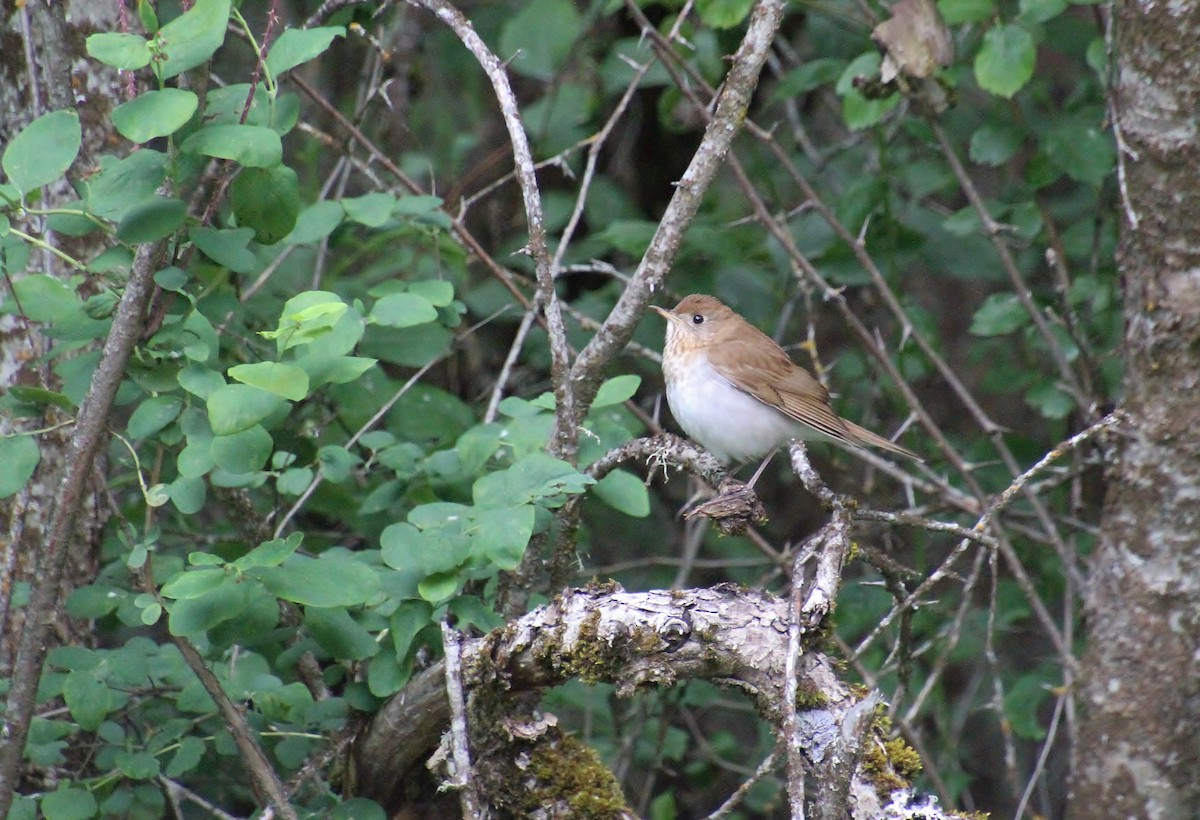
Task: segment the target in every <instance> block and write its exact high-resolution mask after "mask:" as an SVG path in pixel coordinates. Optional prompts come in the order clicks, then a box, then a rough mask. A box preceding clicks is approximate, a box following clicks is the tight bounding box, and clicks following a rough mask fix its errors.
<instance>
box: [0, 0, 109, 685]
mask: <svg viewBox="0 0 1200 820" xmlns="http://www.w3.org/2000/svg"><path fill="white" fill-rule="evenodd" d="M0 9H2V14H0V69H2V70H3V76H4V78H5V80H4V81H3V82H0V149H2V148H3V146H4V145H6V144H8V142H9V140H11V139H12V137H13V136H15V135H16V134H17V133H18V132H19V131H20V130H21V129H22V128H24V127H25V126H26V125H28V124H29V123H30V122H31V121H32V120H34V119H36V118H37V117H39V116H41V115H42V114H47V113H49V112H51V111H56V110H62V109H74V110H75V111H77V112H78V113H79V117H80V124H81V126H82V129H83V147H82V149H81V150H80V154H79V158H78V160H77V161H76V164H75V167H74V168H73V169H72V171H71V174H70V176H71V178H72V179H74V178H76V177H78V176H79V175H81V174H83V173H86V172H87V170H88V169H89V168H90V167H91V166H92V165H93V164H94V158H95V156H96V153H97V152H98V151H100V150H101V149H102V148H103V147H104V146H105V145H106V144H107V143H108V142H109V140H110V138H111V136H112V133H113V129H112V124H111V122H110V120H109V114H110V112H111V111H112V108H113V107H114V106H115V105H116V104H117V103H119V102H120V98H119V81H118V78H117V76H116V72H114V71H113V70H112V69H109V68H107V67H105V66H103V65H101V64H100V63H97V62H95V61H93V60H88V59H87V56H86V53H85V51H84V41H85V39H86V37H87V35H89V34H91V33H93V32H94V31H97V30H112V29H115V28H117V23H118V16H119V12H120V7H119V4H118V2H117V0H77V1H76V2H72V3H66V4H63V3H57V2H45V0H36V1H34V0H31V2H28V3H24V4H18V3H12V2H8V0H5V2H3V3H2V4H0ZM76 198H77V195H76V193H75V192H74V191H73V190H71V188H70V186H67V185H65V184H57V185H52V186H49V187H48V188H47V189H46V190H45V198H44V199H43V200H42V201H41V202H40V203H39V207H52V206H53V205H54V204H55V203H62V202H67V201H69V200H72V199H76ZM25 227H28V226H25ZM32 227H34V229H35V232H36V233H37V234H38V235H39V236H45V238H46V239H47V240H48V241H49V242H51V244H54V245H56V246H57V245H62V246H64V247H66V248H67V249H68V250H69V251H70V252H71V253H72V254H73V255H75V256H76V257H77V258H82V259H90V258H91V257H92V256H94V255H95V253H97V252H99V251H100V250H102V249H103V247H104V245H103V239H104V235H103V234H95V235H93V237H90V238H89V237H84V238H81V239H71V238H69V237H62V238H61V241H60V238H59V237H54V236H49V235H47V234H46V233H45V225H44V224H38V223H36V222H34V223H32ZM7 273H8V275H10V276H12V277H14V278H20V277H21V276H22V275H25V274H26V273H47V274H50V275H52V276H56V277H58V278H60V279H63V280H64V281H65V280H66V279H68V278H69V277H70V276H71V275H72V274H73V273H74V271H72V270H71V269H70V268H69V267H67V266H66V265H65V264H64V263H62V262H61V261H60V260H59V259H58V258H57V257H55V256H53V255H52V254H50V253H39V252H36V251H35V252H34V254H33V256H32V257H31V260H30V264H29V270H28V271H12V272H7ZM8 284H9V283H6V284H5V286H4V288H5V290H6V291H7V289H8ZM49 350H50V340H49V339H48V338H47V337H46V336H44V335H43V334H42V332H41V328H39V327H37V326H36V325H34V324H32V323H30V322H28V321H26V320H25V319H24V318H22V317H20V316H0V392H3V391H6V390H7V389H8V388H10V387H13V386H36V387H48V388H51V389H57V388H56V384H55V376H54V373H53V370H52V362H49V361H47V360H46V358H45V357H46V354H47V353H48V352H49ZM68 420H69V416H68V415H67V414H66V413H64V412H63V411H61V410H59V409H58V408H55V407H53V406H47V407H45V409H44V411H43V413H42V414H41V415H40V416H39V417H37V418H25V419H22V420H21V421H20V422H14V420H12V419H10V418H7V417H3V416H0V434H7V433H11V432H13V431H14V429H19V430H30V429H39V428H52V427H55V426H56V425H60V424H62V423H64V422H66V421H68ZM70 437H71V428H70V427H69V426H62V427H58V428H57V429H55V430H52V431H50V432H47V433H43V434H40V435H39V436H38V437H37V442H38V447H39V450H40V451H41V461H40V462H39V464H38V468H37V471H36V472H35V474H34V476H33V478H32V479H31V480H30V481H29V483H28V484H26V486H25V488H24V489H23V490H22V491H21V492H20V493H18V494H17V495H16V496H13V497H12V498H9V499H5V500H4V501H3V502H0V677H3V676H7V675H8V674H9V673H10V672H11V667H12V661H13V657H14V654H15V651H16V644H17V640H18V636H19V635H20V631H21V628H22V626H23V622H24V619H23V617H22V616H23V612H22V607H21V606H20V595H19V589H20V587H19V585H20V584H21V583H22V582H28V581H30V580H31V579H33V578H35V577H36V572H37V561H38V557H39V555H40V549H39V547H40V546H41V545H42V544H43V543H44V542H45V540H46V538H47V530H48V527H49V525H50V520H51V515H52V511H53V504H54V498H55V495H56V494H57V492H58V489H59V482H60V480H61V477H62V473H63V466H64V460H65V455H66V451H67V443H68V441H69V440H70ZM106 509H107V504H102V503H101V502H100V499H99V498H98V496H95V495H93V496H92V497H91V498H89V499H88V500H86V501H85V503H84V505H83V508H82V509H81V510H80V515H79V517H78V518H77V527H76V529H77V530H78V536H77V540H76V546H75V548H74V549H73V550H72V554H71V557H70V559H69V561H68V564H67V569H66V572H65V574H64V577H63V579H62V580H63V583H62V595H63V596H64V597H65V595H66V593H68V592H69V591H70V590H71V589H74V588H75V587H76V586H78V585H79V584H81V583H87V582H89V581H91V579H92V577H93V575H94V573H95V569H96V556H97V554H98V550H97V547H98V545H99V535H100V529H101V527H102V525H103V520H104V514H103V512H102V511H103V510H106ZM55 631H56V632H57V634H58V635H59V637H60V638H65V637H67V636H70V635H72V633H73V630H72V627H71V624H70V621H69V619H67V618H66V617H65V616H64V615H63V614H62V613H61V612H60V613H59V617H58V620H57V622H56V624H55Z"/></svg>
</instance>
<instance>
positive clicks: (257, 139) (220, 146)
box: [179, 125, 283, 168]
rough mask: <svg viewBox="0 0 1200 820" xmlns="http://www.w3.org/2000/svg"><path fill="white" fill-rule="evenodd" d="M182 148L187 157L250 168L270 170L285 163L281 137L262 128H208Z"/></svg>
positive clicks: (193, 136) (254, 126)
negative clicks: (201, 156) (222, 160)
mask: <svg viewBox="0 0 1200 820" xmlns="http://www.w3.org/2000/svg"><path fill="white" fill-rule="evenodd" d="M179 147H180V150H181V151H183V152H184V153H186V154H202V155H203V156H206V157H216V158H218V159H231V160H233V161H234V162H238V163H241V164H242V165H245V166H246V167H247V168H270V167H272V166H275V165H278V164H279V162H280V161H281V160H282V159H283V143H282V142H280V140H279V134H277V133H276V132H275V131H272V130H271V129H270V128H264V127H263V126H261V125H206V126H204V127H203V128H201V129H200V130H199V131H197V132H196V133H194V134H192V135H191V136H190V137H188V138H187V139H185V140H184V141H183V144H182V145H181V146H179Z"/></svg>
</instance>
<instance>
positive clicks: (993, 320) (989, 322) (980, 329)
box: [971, 293, 1030, 336]
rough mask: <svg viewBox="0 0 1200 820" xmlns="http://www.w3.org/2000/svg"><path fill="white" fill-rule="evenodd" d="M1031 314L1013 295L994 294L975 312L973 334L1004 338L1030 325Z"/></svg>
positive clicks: (972, 320)
mask: <svg viewBox="0 0 1200 820" xmlns="http://www.w3.org/2000/svg"><path fill="white" fill-rule="evenodd" d="M1029 322H1030V318H1029V313H1028V312H1027V311H1026V310H1025V308H1024V307H1022V305H1021V302H1020V300H1019V299H1017V297H1016V296H1014V295H1013V294H1011V293H993V294H992V295H991V296H989V297H988V298H987V299H985V300H984V301H983V304H982V305H980V307H979V310H977V311H975V316H974V317H972V319H971V333H972V334H973V335H975V336H1003V335H1005V334H1008V333H1012V332H1013V331H1015V330H1020V329H1021V328H1023V327H1025V326H1026V325H1028V324H1029Z"/></svg>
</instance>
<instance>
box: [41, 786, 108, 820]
mask: <svg viewBox="0 0 1200 820" xmlns="http://www.w3.org/2000/svg"><path fill="white" fill-rule="evenodd" d="M41 809H42V814H43V815H45V817H46V820H85V818H89V817H94V816H95V815H96V811H97V810H98V809H99V807H98V806H97V805H96V798H95V797H93V796H92V793H91V792H90V791H88V790H87V789H73V788H70V787H67V788H60V789H58V790H57V791H52V792H47V793H46V795H45V796H44V797H42V802H41Z"/></svg>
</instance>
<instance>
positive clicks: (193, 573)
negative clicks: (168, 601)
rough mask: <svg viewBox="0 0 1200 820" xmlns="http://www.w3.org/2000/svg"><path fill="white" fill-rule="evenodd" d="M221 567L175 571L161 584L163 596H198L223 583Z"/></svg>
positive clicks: (223, 577)
mask: <svg viewBox="0 0 1200 820" xmlns="http://www.w3.org/2000/svg"><path fill="white" fill-rule="evenodd" d="M226 577H228V574H227V573H226V572H225V570H223V569H193V570H182V571H180V572H177V573H175V574H174V575H173V576H171V578H170V579H168V580H167V582H166V583H165V584H163V586H162V595H163V597H164V598H178V599H181V600H182V599H184V598H199V597H200V596H201V595H205V594H207V593H209V592H211V591H212V590H214V589H216V588H217V587H219V586H220V585H221V584H223V583H225V579H226Z"/></svg>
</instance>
